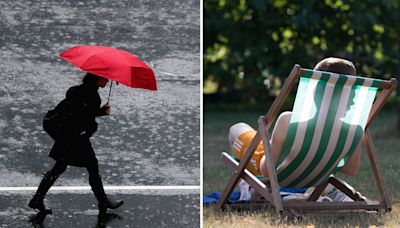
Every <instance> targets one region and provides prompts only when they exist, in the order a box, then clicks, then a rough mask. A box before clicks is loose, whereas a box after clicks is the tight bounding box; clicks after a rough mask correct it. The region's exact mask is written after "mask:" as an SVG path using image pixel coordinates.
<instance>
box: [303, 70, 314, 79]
mask: <svg viewBox="0 0 400 228" xmlns="http://www.w3.org/2000/svg"><path fill="white" fill-rule="evenodd" d="M303 71H304V73H303V75H302V77H306V78H311V76H312V75H313V73H314V71H313V70H309V69H303Z"/></svg>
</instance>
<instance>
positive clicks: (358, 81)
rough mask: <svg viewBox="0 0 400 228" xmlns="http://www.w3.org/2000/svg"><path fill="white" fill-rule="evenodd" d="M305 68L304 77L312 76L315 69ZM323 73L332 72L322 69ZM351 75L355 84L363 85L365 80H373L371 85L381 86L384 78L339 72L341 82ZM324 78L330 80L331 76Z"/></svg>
mask: <svg viewBox="0 0 400 228" xmlns="http://www.w3.org/2000/svg"><path fill="white" fill-rule="evenodd" d="M302 70H303V72H304V73H303V75H302V77H307V78H311V76H312V75H313V72H314V70H311V69H304V68H303V69H302ZM321 72H322V74H327V75H331V73H330V72H323V71H321ZM349 77H352V78H355V79H356V82H355V84H354V85H362V84H363V83H364V81H365V80H371V81H372V85H371V87H379V86H380V85H381V84H382V80H380V79H375V78H366V77H363V76H353V75H346V74H339V82H340V81H343V79H347V78H349ZM342 78H343V79H342ZM323 80H329V78H326V77H323ZM344 81H346V80H344Z"/></svg>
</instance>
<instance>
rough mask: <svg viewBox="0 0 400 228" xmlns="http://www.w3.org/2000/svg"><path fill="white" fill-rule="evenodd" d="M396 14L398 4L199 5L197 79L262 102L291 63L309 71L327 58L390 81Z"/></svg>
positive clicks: (215, 1) (282, 1) (306, 0)
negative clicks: (201, 40)
mask: <svg viewBox="0 0 400 228" xmlns="http://www.w3.org/2000/svg"><path fill="white" fill-rule="evenodd" d="M399 10H400V9H399V0H383V1H373V0H368V1H355V0H349V1H344V0H342V1H341V0H324V1H316V0H299V1H287V0H265V1H262V0H247V1H246V0H240V1H239V0H238V1H230V0H206V1H205V2H204V80H205V81H212V82H215V83H216V84H217V87H216V91H217V92H219V93H227V94H229V92H232V91H240V94H241V96H242V97H245V98H246V97H248V98H250V97H252V98H253V99H254V98H256V99H259V98H263V97H264V98H265V97H266V96H267V95H274V94H276V93H277V92H278V91H279V88H280V87H281V83H282V81H283V80H284V79H285V78H286V76H287V75H288V73H289V72H290V70H291V68H292V67H293V65H294V64H295V63H299V64H300V65H301V66H302V67H305V68H313V66H314V65H315V64H316V63H317V62H318V61H319V60H321V59H322V58H324V57H328V56H336V57H342V58H346V59H349V60H351V61H353V62H354V63H355V65H356V67H357V69H358V74H359V75H363V76H373V77H377V78H389V77H393V76H394V75H396V74H397V73H398V69H399V68H398V65H399V44H400V38H399V31H400V25H399V23H398V21H399V20H400V11H399ZM266 87H267V89H268V90H267V91H269V93H266V92H265V91H266Z"/></svg>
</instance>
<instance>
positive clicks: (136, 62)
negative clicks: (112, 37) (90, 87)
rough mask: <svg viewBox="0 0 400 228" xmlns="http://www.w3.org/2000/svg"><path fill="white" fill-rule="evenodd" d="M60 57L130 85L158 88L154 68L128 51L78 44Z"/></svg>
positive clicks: (82, 67)
mask: <svg viewBox="0 0 400 228" xmlns="http://www.w3.org/2000/svg"><path fill="white" fill-rule="evenodd" d="M60 57H61V58H62V59H64V60H66V61H68V62H70V63H72V64H74V65H75V66H77V67H78V68H79V69H81V70H84V71H86V72H89V73H92V74H95V75H98V76H101V77H105V78H108V79H110V80H113V81H117V82H120V83H122V84H124V85H127V86H129V87H132V88H142V89H149V90H157V85H156V78H155V76H154V72H153V70H152V69H151V68H150V67H149V66H147V65H146V64H145V63H143V62H142V61H141V60H140V59H138V58H137V57H135V56H133V55H132V54H130V53H129V52H127V51H123V50H119V49H116V48H110V47H104V46H76V47H73V48H71V49H68V50H67V51H65V52H63V53H61V54H60ZM110 92H111V90H110Z"/></svg>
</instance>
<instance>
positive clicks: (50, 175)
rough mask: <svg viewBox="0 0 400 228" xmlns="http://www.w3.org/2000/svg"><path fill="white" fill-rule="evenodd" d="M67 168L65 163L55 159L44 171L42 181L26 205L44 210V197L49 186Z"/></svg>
mask: <svg viewBox="0 0 400 228" xmlns="http://www.w3.org/2000/svg"><path fill="white" fill-rule="evenodd" d="M66 169H67V164H66V163H65V162H63V161H57V162H56V164H55V165H54V167H53V168H52V169H51V170H50V171H48V172H47V173H45V175H44V177H43V179H42V181H41V182H40V184H39V187H38V189H37V191H36V193H35V195H34V196H33V198H32V199H31V200H30V201H29V204H28V206H29V207H30V208H33V209H39V210H40V211H45V207H44V204H43V200H44V197H45V195H46V193H47V191H48V190H49V189H50V187H51V186H52V185H53V184H54V182H55V181H56V180H57V178H58V177H59V176H60V175H61V174H62V173H63V172H64V171H65V170H66Z"/></svg>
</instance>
